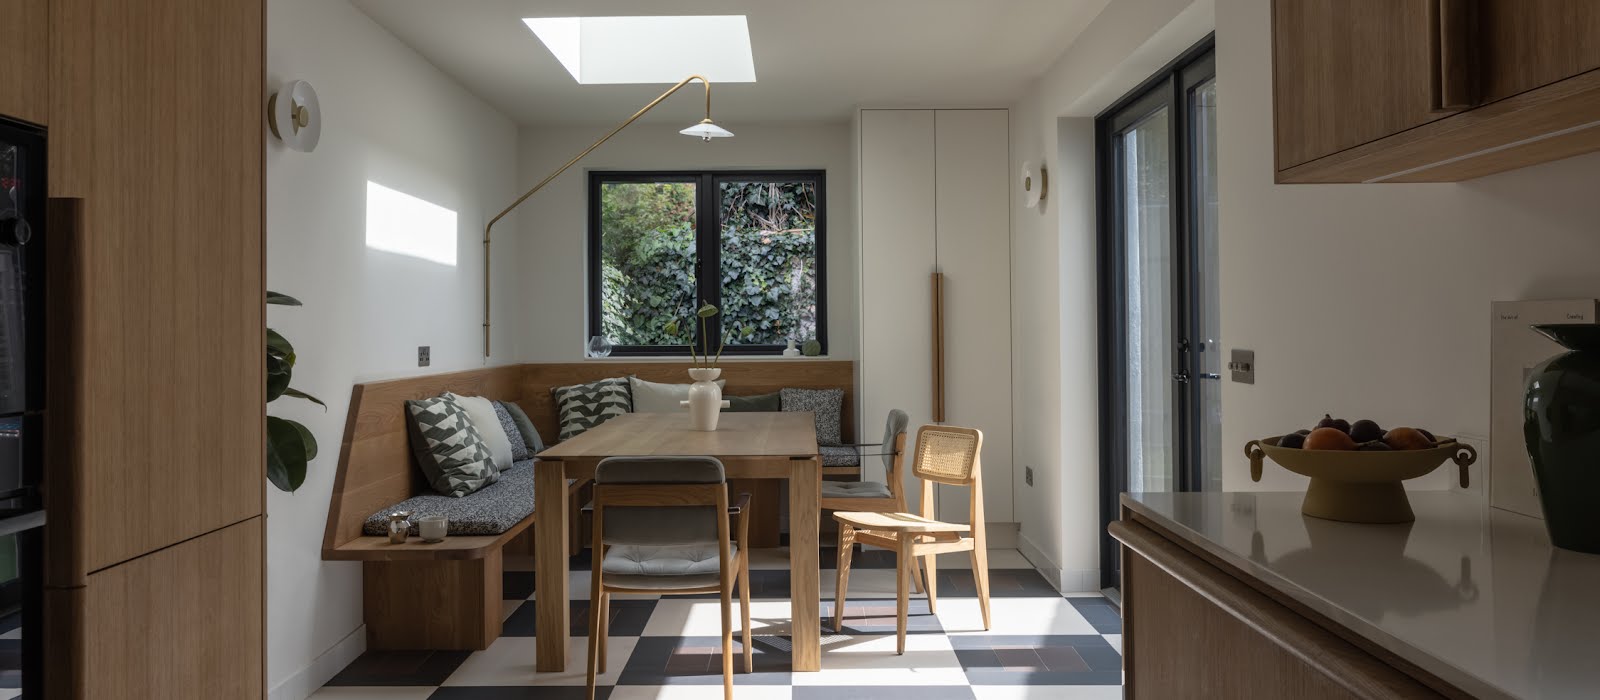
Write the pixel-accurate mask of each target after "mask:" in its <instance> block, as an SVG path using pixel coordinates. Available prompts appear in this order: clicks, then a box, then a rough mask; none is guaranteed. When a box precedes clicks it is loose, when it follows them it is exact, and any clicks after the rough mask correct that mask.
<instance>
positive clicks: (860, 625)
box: [822, 598, 944, 634]
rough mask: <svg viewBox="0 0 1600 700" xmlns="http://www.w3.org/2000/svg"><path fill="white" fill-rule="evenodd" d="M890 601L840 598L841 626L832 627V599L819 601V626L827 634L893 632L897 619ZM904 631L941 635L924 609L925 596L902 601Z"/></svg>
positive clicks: (934, 618) (934, 617)
mask: <svg viewBox="0 0 1600 700" xmlns="http://www.w3.org/2000/svg"><path fill="white" fill-rule="evenodd" d="M895 609H896V605H895V601H894V600H877V599H869V598H862V599H860V600H855V599H848V598H847V599H846V600H845V601H844V629H843V630H835V629H834V628H833V610H834V603H833V601H832V600H824V601H822V629H823V630H824V631H826V632H827V633H830V634H836V633H839V632H841V631H842V632H844V633H845V634H895V631H896V628H897V618H896V615H895ZM906 633H907V634H943V633H944V627H943V626H941V625H940V624H939V616H937V615H934V614H933V613H930V612H928V600H927V599H926V598H912V599H911V600H909V601H907V603H906Z"/></svg>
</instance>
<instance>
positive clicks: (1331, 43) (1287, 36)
mask: <svg viewBox="0 0 1600 700" xmlns="http://www.w3.org/2000/svg"><path fill="white" fill-rule="evenodd" d="M1272 29H1273V94H1274V123H1275V129H1276V142H1275V143H1276V152H1277V160H1276V166H1277V173H1276V176H1277V177H1276V179H1277V181H1278V182H1291V183H1303V182H1447V181H1456V180H1465V179H1470V178H1474V177H1480V176H1483V175H1488V174H1490V173H1495V172H1500V171H1503V170H1511V169H1514V168H1520V167H1524V166H1527V165H1533V164H1535V163H1541V162H1545V161H1550V160H1556V159H1559V158H1565V157H1568V156H1572V155H1577V154H1579V153H1586V152H1589V151H1593V150H1597V149H1600V129H1591V128H1590V127H1591V126H1592V125H1595V124H1596V123H1600V71H1597V70H1596V69H1600V3H1597V2H1594V1H1593V0H1274V2H1273V17H1272Z"/></svg>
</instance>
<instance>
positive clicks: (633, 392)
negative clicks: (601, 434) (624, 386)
mask: <svg viewBox="0 0 1600 700" xmlns="http://www.w3.org/2000/svg"><path fill="white" fill-rule="evenodd" d="M726 384H727V380H725V379H718V380H717V386H718V387H722V386H725V385H726ZM690 386H693V385H691V384H663V383H661V382H652V381H647V380H644V379H640V378H638V377H628V392H629V396H630V397H631V399H632V401H633V412H634V413H677V412H679V411H683V410H686V409H684V407H683V406H681V405H679V403H678V402H679V401H687V400H688V399H689V387H690Z"/></svg>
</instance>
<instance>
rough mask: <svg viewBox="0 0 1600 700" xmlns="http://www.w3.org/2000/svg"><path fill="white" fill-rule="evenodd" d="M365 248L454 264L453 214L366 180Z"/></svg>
mask: <svg viewBox="0 0 1600 700" xmlns="http://www.w3.org/2000/svg"><path fill="white" fill-rule="evenodd" d="M367 247H368V248H371V249H373V250H381V251H384V252H388V253H395V254H398V255H409V256H411V257H413V258H422V259H423V260H428V261H431V262H436V263H441V264H444V265H450V266H452V267H454V266H455V264H456V213H455V212H454V211H452V210H450V209H446V208H444V207H441V206H439V205H437V204H434V203H433V202H429V201H427V200H424V199H419V198H417V197H413V196H411V195H409V194H406V193H404V192H401V191H399V190H393V189H389V188H387V187H384V186H383V185H380V184H378V183H376V182H372V181H371V180H368V181H367Z"/></svg>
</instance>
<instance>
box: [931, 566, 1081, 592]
mask: <svg viewBox="0 0 1600 700" xmlns="http://www.w3.org/2000/svg"><path fill="white" fill-rule="evenodd" d="M1059 595H1061V594H1060V593H1057V592H1056V589H1055V587H1054V586H1051V585H1050V582H1049V581H1046V580H1044V577H1043V576H1040V575H1039V572H1037V571H1034V570H1033V569H990V570H989V597H990V598H1055V597H1057V596H1059ZM946 596H950V597H953V598H976V597H978V584H977V581H975V580H974V579H973V578H972V570H971V569H940V570H939V597H940V598H944V597H946Z"/></svg>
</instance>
